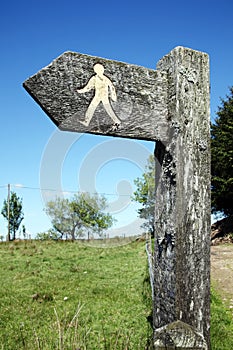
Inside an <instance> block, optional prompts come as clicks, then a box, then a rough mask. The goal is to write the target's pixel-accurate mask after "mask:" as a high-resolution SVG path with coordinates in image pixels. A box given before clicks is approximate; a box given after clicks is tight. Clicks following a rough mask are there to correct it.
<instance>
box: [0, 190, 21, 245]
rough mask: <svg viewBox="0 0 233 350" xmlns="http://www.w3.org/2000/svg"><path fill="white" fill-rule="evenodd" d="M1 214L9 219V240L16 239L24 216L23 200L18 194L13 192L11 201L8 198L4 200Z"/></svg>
mask: <svg viewBox="0 0 233 350" xmlns="http://www.w3.org/2000/svg"><path fill="white" fill-rule="evenodd" d="M8 204H9V208H8ZM1 214H2V215H3V216H4V218H5V219H6V220H7V222H8V225H9V237H8V240H9V241H10V240H13V241H14V240H15V238H16V232H17V231H18V229H19V226H20V224H21V222H22V220H23V218H24V214H23V201H22V199H21V198H19V197H18V196H17V195H16V193H15V192H11V194H10V198H9V201H8V199H5V200H4V202H3V208H2V211H1Z"/></svg>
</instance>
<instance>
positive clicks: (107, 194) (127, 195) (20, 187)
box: [0, 184, 131, 197]
mask: <svg viewBox="0 0 233 350" xmlns="http://www.w3.org/2000/svg"><path fill="white" fill-rule="evenodd" d="M10 186H11V188H12V187H14V188H18V189H28V190H36V191H43V192H60V193H65V194H68V193H70V194H75V193H82V191H77V190H76V191H75V190H58V189H55V188H40V187H31V186H23V185H14V184H10ZM7 187H8V185H2V186H0V188H7ZM84 192H85V193H89V194H98V195H102V196H118V197H131V194H118V193H105V192H97V191H96V192H89V191H84Z"/></svg>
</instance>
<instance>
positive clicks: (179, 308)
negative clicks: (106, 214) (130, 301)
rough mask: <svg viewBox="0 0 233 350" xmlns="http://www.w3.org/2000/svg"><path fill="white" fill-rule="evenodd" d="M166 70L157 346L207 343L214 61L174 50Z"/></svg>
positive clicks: (158, 226) (157, 245)
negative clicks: (166, 128) (211, 64)
mask: <svg viewBox="0 0 233 350" xmlns="http://www.w3.org/2000/svg"><path fill="white" fill-rule="evenodd" d="M157 68H158V69H159V70H161V71H163V72H167V79H168V102H167V107H168V124H169V126H170V127H169V130H170V137H169V141H168V142H167V143H162V142H158V143H157V147H156V151H155V154H156V157H157V160H158V163H159V166H158V168H157V169H158V170H159V174H157V176H158V179H157V194H156V204H157V205H156V213H155V220H156V223H155V230H156V234H155V286H154V289H155V301H154V310H153V311H154V328H155V332H154V344H155V349H209V348H210V341H209V327H210V326H209V318H210V314H209V313H210V311H209V305H210V300H209V289H210V276H209V274H210V272H209V267H210V262H209V257H210V145H209V143H210V135H209V64H208V56H207V55H206V54H204V53H201V52H197V51H192V50H187V49H184V48H182V47H178V48H176V49H174V50H173V51H172V52H171V53H170V54H168V55H167V56H165V57H164V58H163V59H162V60H161V61H160V62H159V63H158V66H157Z"/></svg>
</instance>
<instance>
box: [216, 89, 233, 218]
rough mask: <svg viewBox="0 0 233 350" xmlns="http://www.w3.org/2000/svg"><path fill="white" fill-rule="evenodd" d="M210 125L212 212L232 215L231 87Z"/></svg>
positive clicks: (232, 149) (232, 103)
mask: <svg viewBox="0 0 233 350" xmlns="http://www.w3.org/2000/svg"><path fill="white" fill-rule="evenodd" d="M221 102H222V105H221V106H220V107H219V109H218V112H217V118H216V119H215V122H214V123H213V124H212V125H211V153H212V162H211V176H212V179H211V180H212V181H211V187H212V188H211V189H212V212H213V213H218V212H222V213H223V214H224V215H225V216H230V215H233V87H231V88H230V94H229V96H227V97H226V99H225V100H223V99H222V101H221Z"/></svg>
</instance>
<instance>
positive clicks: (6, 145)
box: [0, 0, 233, 235]
mask: <svg viewBox="0 0 233 350" xmlns="http://www.w3.org/2000/svg"><path fill="white" fill-rule="evenodd" d="M232 13H233V2H232V0H222V1H221V2H220V1H215V0H212V1H205V0H195V1H187V0H186V1H183V0H182V1H179V0H176V1H169V0H167V1H164V2H161V1H156V0H153V1H152V0H145V1H143V2H142V1H140V2H139V1H135V0H134V1H131V0H130V1H122V0H120V1H115V2H114V1H110V0H108V1H98V2H97V1H88V2H85V1H77V0H76V1H73V0H72V1H69V0H66V1H60V0H57V1H49V0H46V1H45V0H40V1H33V0H30V1H27V0H26V1H24V0H22V1H20V2H18V1H14V2H4V3H3V4H2V5H1V15H0V16H1V18H0V29H1V56H0V60H1V62H0V71H1V75H0V77H1V79H0V84H1V94H0V101H1V112H0V113H1V130H0V142H1V175H0V186H1V187H0V206H1V207H2V203H3V200H4V198H6V196H7V188H6V185H7V184H8V183H10V184H12V185H16V184H21V185H23V186H24V187H27V188H20V187H15V186H12V190H14V191H16V192H17V194H18V195H19V196H20V197H22V198H23V203H24V212H25V220H24V223H25V225H26V228H27V230H28V232H30V233H31V234H33V235H34V234H36V233H37V232H41V231H44V230H46V229H48V228H49V227H50V222H49V218H47V216H46V215H45V213H44V212H43V208H44V196H45V195H44V194H43V193H44V191H42V192H41V191H40V187H41V186H42V185H43V186H45V185H48V186H49V189H53V185H54V184H56V183H57V181H58V180H59V181H60V183H61V188H62V190H63V191H76V190H77V189H79V187H80V184H79V182H80V177H81V178H82V179H84V178H86V179H87V184H89V185H90V186H92V187H91V188H93V186H95V189H96V190H97V191H98V192H101V193H107V194H108V195H107V198H108V199H109V201H110V202H112V203H115V204H116V205H117V204H119V203H118V202H120V200H123V198H126V197H127V196H128V197H129V195H130V192H131V191H132V188H133V179H134V178H135V177H137V176H140V174H141V172H142V165H143V160H142V157H143V155H142V154H143V152H144V151H145V152H144V153H145V154H147V152H151V151H152V150H153V144H151V143H143V142H141V141H140V142H137V143H136V142H135V141H131V143H130V144H129V143H127V142H128V141H127V140H125V141H122V140H120V142H121V143H122V144H121V146H122V147H119V149H121V148H122V151H121V152H120V153H119V155H117V154H116V155H115V158H114V159H109V153H108V152H107V150H109V149H112V150H114V149H115V148H116V144H115V140H112V139H107V138H104V137H95V136H90V135H89V136H88V135H75V136H74V135H73V134H72V135H71V134H69V133H62V135H61V133H60V134H59V132H58V131H57V130H56V128H55V126H54V125H53V124H52V122H51V121H50V120H49V118H48V117H47V116H46V115H45V114H44V112H43V111H42V110H41V109H40V107H39V106H38V105H37V104H36V103H35V102H34V101H33V100H32V98H31V97H30V96H29V95H28V94H27V93H26V91H25V90H24V89H23V87H22V83H23V81H24V80H26V79H27V78H28V77H29V76H31V75H33V74H35V73H36V72H37V71H38V70H40V69H41V68H42V67H44V66H46V65H47V64H49V63H50V62H51V61H52V60H53V59H54V58H56V57H57V56H59V55H60V54H62V53H63V52H64V51H69V50H70V51H76V52H80V53H85V54H90V55H94V56H100V57H105V58H109V59H114V60H119V61H123V62H128V63H132V64H137V65H142V66H145V67H148V68H155V66H156V62H157V61H158V60H159V59H160V58H161V57H162V56H163V55H165V54H167V53H168V52H169V51H171V50H172V49H173V48H174V47H176V46H185V47H190V48H192V49H195V50H199V51H204V52H207V53H208V54H209V55H210V63H211V68H210V77H211V116H212V118H214V116H215V112H216V110H217V106H218V105H219V104H220V97H223V98H224V97H225V95H226V94H227V93H228V88H229V87H230V86H231V85H233V64H232V63H233V43H232V37H233V21H232ZM58 140H59V141H58ZM54 142H55V143H54ZM56 142H57V143H56ZM124 142H126V143H124ZM53 143H54V144H53ZM51 145H53V146H51ZM51 147H52V148H54V158H53V161H54V162H55V163H56V162H59V161H61V159H60V160H59V157H60V154H61V153H63V154H64V153H65V156H64V159H63V160H62V161H61V163H59V164H62V168H61V167H60V169H59V174H56V173H55V174H53V172H54V169H56V167H57V166H58V164H57V163H56V164H55V165H54V167H52V166H51V165H52V164H51V162H50V164H48V160H45V159H47V158H46V156H48V154H49V152H51ZM59 147H63V148H62V149H61V150H60V148H59ZM64 147H65V151H66V152H65V151H64ZM117 147H118V146H117ZM138 147H139V148H138ZM124 149H129V150H130V151H129V154H128V155H127V154H126V153H124V151H123V150H124ZM139 149H140V150H141V151H142V153H140V152H139V153H140V154H141V155H140V157H139V158H138V159H134V156H133V154H134V153H136V152H137V151H138V150H139ZM103 150H106V156H105V158H103V159H102V158H101V156H102V153H103V152H104V154H105V151H103ZM60 152H61V153H60ZM98 152H102V153H101V156H100V153H98ZM96 158H97V159H100V163H99V165H98V164H97V165H96V168H95V169H93V168H90V165H87V164H88V163H87V161H89V164H91V159H96ZM51 159H52V158H51ZM57 159H58V160H57ZM46 162H47V163H46ZM101 162H102V163H101ZM144 162H145V159H144ZM47 166H48V170H43V169H44V168H46V167H47ZM80 169H81V170H80ZM46 171H47V173H46ZM80 171H81V173H80ZM85 171H87V173H85ZM83 172H84V173H83ZM45 173H46V175H45ZM90 174H92V175H93V174H94V175H93V178H94V179H92V180H90ZM82 181H83V182H84V183H83V184H81V185H82V186H84V187H85V186H87V184H85V181H84V180H82ZM93 183H94V185H93ZM117 186H118V192H119V193H120V194H121V196H120V197H119V196H118V195H117V194H116V195H115V196H114V193H117ZM124 194H126V196H125V197H124ZM123 202H124V201H123ZM126 202H127V201H126ZM126 202H124V203H123V204H122V208H123V209H122V210H120V211H119V213H118V214H117V219H118V227H120V228H121V227H122V230H123V231H124V230H127V228H124V225H128V224H131V223H132V222H134V220H135V217H134V218H133V212H135V208H131V209H130V208H126V207H125V206H126V204H127V203H126ZM119 205H120V204H119ZM0 234H3V235H5V234H6V222H5V221H4V220H3V218H2V217H1V218H0Z"/></svg>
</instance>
